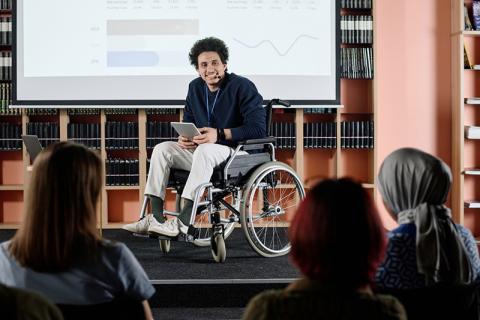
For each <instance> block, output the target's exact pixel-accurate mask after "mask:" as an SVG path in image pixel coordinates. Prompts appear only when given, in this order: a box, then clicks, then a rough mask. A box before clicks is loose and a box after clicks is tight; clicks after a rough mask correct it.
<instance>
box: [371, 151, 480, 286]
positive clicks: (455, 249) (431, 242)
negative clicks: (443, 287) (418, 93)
mask: <svg viewBox="0 0 480 320" xmlns="http://www.w3.org/2000/svg"><path fill="white" fill-rule="evenodd" d="M451 181H452V175H451V172H450V168H449V167H448V166H447V165H446V164H445V163H444V162H443V161H442V160H440V159H438V158H436V157H434V156H432V155H430V154H427V153H425V152H423V151H420V150H417V149H413V148H403V149H399V150H396V151H394V152H392V153H391V154H390V155H389V156H388V157H387V158H386V159H385V161H384V162H383V164H382V166H381V168H380V173H379V175H378V186H379V191H380V193H381V195H382V198H383V201H384V203H385V206H386V207H387V209H388V210H389V212H390V214H391V215H392V216H393V217H394V218H395V219H396V220H397V221H398V223H399V226H398V227H397V228H396V229H394V230H392V231H391V232H389V233H388V244H387V250H386V254H385V260H384V261H383V263H382V264H381V265H380V267H379V269H378V271H377V274H376V279H375V281H376V284H377V286H378V287H379V288H380V289H386V288H389V289H418V288H425V287H427V286H430V285H433V284H447V285H456V284H459V285H462V284H469V283H472V282H474V281H475V280H477V279H478V276H479V273H480V259H479V256H478V250H477V246H476V244H475V239H474V238H473V236H472V234H471V233H470V231H468V230H467V229H466V228H465V227H463V226H461V225H456V224H455V223H454V222H453V221H452V218H451V213H450V209H449V208H447V207H445V205H444V203H445V201H446V199H447V195H448V192H449V189H450V185H451Z"/></svg>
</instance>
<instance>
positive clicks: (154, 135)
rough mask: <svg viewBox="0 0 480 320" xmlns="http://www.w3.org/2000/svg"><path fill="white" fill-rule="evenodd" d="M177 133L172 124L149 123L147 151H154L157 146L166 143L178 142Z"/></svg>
mask: <svg viewBox="0 0 480 320" xmlns="http://www.w3.org/2000/svg"><path fill="white" fill-rule="evenodd" d="M177 139H178V134H177V132H176V131H175V130H174V129H173V128H172V126H171V125H170V122H158V121H149V122H147V149H153V148H154V147H155V146H156V145H157V144H159V143H161V142H164V141H176V140H177Z"/></svg>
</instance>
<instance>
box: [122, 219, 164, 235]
mask: <svg viewBox="0 0 480 320" xmlns="http://www.w3.org/2000/svg"><path fill="white" fill-rule="evenodd" d="M159 224H160V222H158V221H157V219H155V217H154V216H153V214H147V215H146V216H145V217H143V219H140V220H138V221H137V222H133V223H129V224H126V225H124V226H123V227H122V229H123V230H127V231H130V232H133V233H138V234H148V229H149V228H150V226H156V225H159Z"/></svg>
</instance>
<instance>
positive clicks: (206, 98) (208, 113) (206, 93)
mask: <svg viewBox="0 0 480 320" xmlns="http://www.w3.org/2000/svg"><path fill="white" fill-rule="evenodd" d="M219 93H220V89H218V90H217V94H216V95H215V99H214V100H213V105H212V110H210V107H209V106H208V89H207V85H205V100H206V102H207V119H208V126H209V127H210V126H211V125H212V123H211V122H210V115H211V114H213V109H215V103H217V98H218V94H219Z"/></svg>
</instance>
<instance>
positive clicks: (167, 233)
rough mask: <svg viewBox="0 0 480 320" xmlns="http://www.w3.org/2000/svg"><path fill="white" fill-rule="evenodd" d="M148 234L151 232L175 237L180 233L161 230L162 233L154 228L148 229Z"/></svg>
mask: <svg viewBox="0 0 480 320" xmlns="http://www.w3.org/2000/svg"><path fill="white" fill-rule="evenodd" d="M148 234H152V235H154V236H166V237H172V238H173V237H176V236H178V235H179V234H180V233H179V232H163V233H160V232H157V231H155V230H148Z"/></svg>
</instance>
